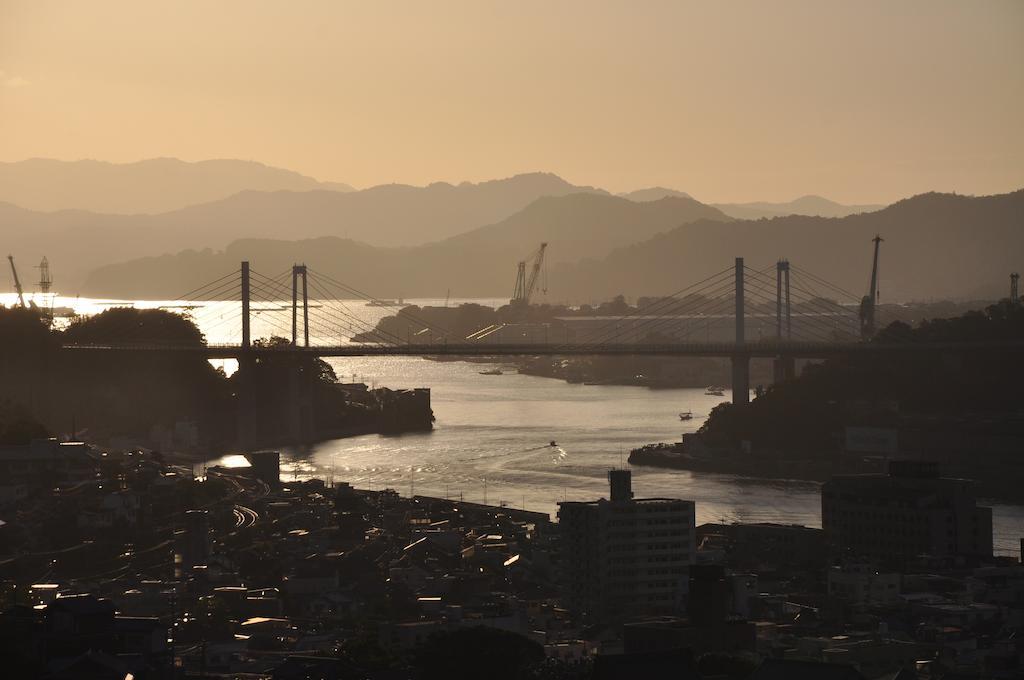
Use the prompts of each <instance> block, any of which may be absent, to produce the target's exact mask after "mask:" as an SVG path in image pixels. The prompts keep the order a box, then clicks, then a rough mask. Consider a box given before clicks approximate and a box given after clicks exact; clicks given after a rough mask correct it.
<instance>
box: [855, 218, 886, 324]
mask: <svg viewBox="0 0 1024 680" xmlns="http://www.w3.org/2000/svg"><path fill="white" fill-rule="evenodd" d="M871 240H872V241H873V242H874V244H875V257H874V260H873V261H872V264H871V284H870V286H869V289H868V294H867V295H865V296H864V298H863V299H862V300H861V301H860V335H861V338H863V339H864V340H867V339H870V338H871V336H873V335H874V334H875V305H877V304H878V248H879V245H880V244H881V243H882V241H883V239H882V237H881V236H879V235H877V234H876V235H875V238H873V239H871Z"/></svg>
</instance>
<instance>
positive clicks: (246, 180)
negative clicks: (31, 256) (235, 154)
mask: <svg viewBox="0 0 1024 680" xmlns="http://www.w3.org/2000/svg"><path fill="white" fill-rule="evenodd" d="M313 189H321V190H330V191H352V190H353V189H352V187H350V186H349V185H347V184H341V183H338V182H320V181H317V180H315V179H313V178H312V177H307V176H305V175H300V174H299V173H297V172H292V171H291V170H283V169H281V168H274V167H270V166H268V165H263V164H262V163H256V162H253V161H240V160H208V161H199V162H196V163H188V162H185V161H182V160H178V159H177V158H151V159H148V160H143V161H137V162H135V163H107V162H104V161H94V160H81V161H58V160H53V159H49V158H31V159H28V160H24V161H18V162H16V163H3V162H0V201H3V202H7V203H13V204H15V205H18V206H21V207H22V208H27V209H29V210H40V211H44V212H53V211H55V210H88V211H91V212H97V213H113V214H122V215H129V214H135V213H161V212H167V211H169V210H176V209H178V208H184V207H185V206H189V205H194V204H197V203H208V202H210V201H215V200H218V199H221V198H226V197H227V196H231V195H232V194H236V193H238V192H239V191H246V190H249V191H311V190H313Z"/></svg>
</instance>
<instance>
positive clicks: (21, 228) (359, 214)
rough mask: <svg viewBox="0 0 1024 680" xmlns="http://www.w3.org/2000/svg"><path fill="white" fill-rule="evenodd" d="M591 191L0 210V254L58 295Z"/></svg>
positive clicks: (450, 188)
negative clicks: (121, 268) (150, 272)
mask: <svg viewBox="0 0 1024 680" xmlns="http://www.w3.org/2000/svg"><path fill="white" fill-rule="evenodd" d="M594 191H596V190H594V189H592V188H590V187H577V186H574V185H572V184H569V183H568V182H566V181H565V180H563V179H561V178H559V177H557V176H555V175H550V174H543V173H534V174H529V175H517V176H515V177H510V178H507V179H501V180H493V181H489V182H481V183H478V184H471V183H462V184H459V185H452V184H445V183H435V184H431V185H429V186H426V187H414V186H408V185H400V184H389V185H381V186H377V187H371V188H369V189H364V190H362V191H353V192H347V193H343V192H339V191H326V190H321V189H316V190H311V191H243V192H240V193H236V194H234V195H232V196H229V197H227V198H223V199H220V200H217V201H213V202H210V203H204V204H201V205H194V206H189V207H186V208H180V209H178V210H173V211H170V212H165V213H161V214H157V215H143V214H138V215H118V214H103V213H96V212H90V211H85V210H61V211H57V212H40V211H33V210H27V209H25V208H20V207H18V206H16V205H12V204H10V203H7V204H3V203H0V239H2V241H3V244H4V247H5V249H6V252H10V253H13V254H14V255H15V256H16V257H17V258H19V259H21V260H24V261H26V262H32V263H35V262H38V261H39V259H40V258H41V257H42V256H43V255H46V256H47V257H48V258H49V260H50V264H51V265H52V267H53V271H54V276H55V277H56V286H57V289H58V290H60V291H62V292H64V293H77V292H79V288H80V286H81V283H82V281H83V280H84V277H85V275H86V273H87V272H89V271H92V270H94V269H96V268H97V267H101V266H103V265H105V264H109V263H111V262H117V261H122V260H127V259H133V258H138V257H143V256H157V255H161V254H164V253H171V252H178V251H181V250H183V249H186V248H196V249H202V248H214V249H222V248H224V247H225V246H227V244H228V243H231V242H232V241H234V240H237V239H243V238H274V239H278V238H287V239H308V238H315V237H321V236H337V237H341V238H351V239H354V240H358V241H363V242H366V243H369V244H372V245H377V246H399V245H417V244H425V243H428V242H432V241H436V240H439V239H444V238H447V237H449V236H453V235H455V234H459V233H461V232H465V231H467V230H470V229H473V228H476V227H479V226H480V225H484V224H493V223H496V222H499V221H501V220H503V219H505V218H507V217H509V216H510V215H512V214H514V213H516V212H517V211H519V210H522V209H523V208H525V207H526V206H527V205H529V204H530V203H532V202H533V201H535V200H537V199H538V198H539V197H542V196H563V195H567V194H572V193H577V192H594ZM679 223H680V222H676V223H675V224H679ZM523 248H524V249H525V248H526V246H525V245H524V246H523Z"/></svg>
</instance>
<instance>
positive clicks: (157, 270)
mask: <svg viewBox="0 0 1024 680" xmlns="http://www.w3.org/2000/svg"><path fill="white" fill-rule="evenodd" d="M695 219H705V220H708V221H709V223H713V222H712V220H714V219H725V217H724V216H723V215H722V214H721V213H719V212H718V211H716V210H714V209H713V208H708V207H707V206H704V205H702V204H700V203H697V202H696V201H693V200H692V199H679V198H674V199H663V200H661V201H654V202H650V203H634V202H631V201H628V200H626V199H623V198H618V197H615V196H608V195H602V194H590V193H578V194H570V195H568V196H560V197H545V198H541V199H538V200H536V201H534V202H533V203H532V204H531V205H529V206H528V207H526V208H525V209H523V210H522V211H520V212H518V213H516V214H514V215H512V216H511V217H508V218H506V219H504V220H502V221H500V222H496V223H494V224H491V225H488V226H486V227H480V228H477V229H474V230H472V231H470V232H467V233H464V234H460V235H458V236H455V237H452V238H448V239H444V240H441V241H437V242H434V243H430V244H425V245H422V246H418V247H403V248H379V247H374V246H370V245H367V244H365V243H362V242H359V241H355V240H351V239H341V238H336V237H325V238H317V239H305V240H288V241H285V240H268V239H243V240H239V241H236V242H233V243H231V244H230V245H229V246H228V247H227V248H225V249H224V250H223V251H217V252H214V251H185V252H181V253H178V254H176V255H165V256H161V257H150V258H143V259H137V260H132V261H128V262H125V263H122V264H117V265H109V266H105V267H101V268H99V269H98V270H96V271H95V272H93V274H92V275H91V276H90V277H89V279H88V281H87V282H86V285H85V287H84V292H86V293H87V294H93V295H128V294H135V295H139V296H145V297H157V298H159V297H165V296H168V295H174V294H176V293H178V292H182V291H185V290H188V289H190V288H193V287H194V286H196V285H199V284H202V283H205V282H206V281H209V280H211V279H214V278H217V277H219V276H221V275H223V274H224V273H226V272H228V271H231V270H232V269H236V268H237V267H238V263H239V261H240V260H243V259H249V260H250V261H252V262H253V267H254V268H257V269H259V270H260V271H264V272H267V273H269V272H275V273H276V272H278V271H280V270H282V269H285V268H286V267H288V266H290V265H291V264H292V263H294V262H306V263H307V264H308V265H309V266H310V267H312V268H313V269H316V270H319V271H323V272H324V273H327V274H329V275H330V276H333V277H335V278H337V279H339V280H341V281H344V282H346V283H348V284H350V285H352V286H356V287H358V288H361V289H363V290H367V291H371V292H372V293H373V294H375V295H377V296H380V297H397V296H405V297H411V296H414V295H416V296H422V295H442V296H443V295H445V293H446V291H447V290H448V289H449V288H450V289H452V291H454V292H455V294H456V295H461V296H490V295H496V296H504V295H509V294H511V289H512V284H513V282H514V277H515V264H516V262H517V261H518V260H519V259H521V258H523V257H525V256H526V255H527V254H528V253H529V252H530V251H531V250H533V249H534V248H536V246H537V244H538V243H539V242H540V241H547V242H548V243H549V252H550V257H551V261H552V262H554V263H559V262H562V263H565V262H574V261H577V260H579V259H581V258H585V257H592V258H600V257H604V256H606V255H607V254H608V253H610V252H612V251H613V250H614V249H615V248H617V247H619V246H621V245H623V244H625V243H632V242H634V241H639V240H644V239H649V238H650V237H651V236H653V235H654V234H657V233H659V232H662V231H665V230H668V229H671V228H674V227H676V226H678V225H680V224H683V223H684V222H687V221H692V220H695ZM131 291H136V292H134V293H131Z"/></svg>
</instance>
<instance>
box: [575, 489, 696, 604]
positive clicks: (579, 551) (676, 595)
mask: <svg viewBox="0 0 1024 680" xmlns="http://www.w3.org/2000/svg"><path fill="white" fill-rule="evenodd" d="M608 481H609V484H610V487H611V493H610V496H611V498H610V500H607V499H604V498H602V499H600V500H596V501H588V502H563V503H559V510H558V520H559V530H560V534H561V541H562V565H563V571H564V585H565V589H566V591H565V602H566V605H567V606H568V608H569V609H570V610H573V611H576V612H579V613H582V614H586V615H588V616H590V617H593V618H594V619H597V620H608V619H618V618H624V617H628V616H635V615H647V614H675V613H679V612H681V611H682V605H683V597H684V595H685V592H686V583H687V578H688V567H689V566H690V565H691V564H693V562H694V561H695V559H696V552H697V551H696V545H695V527H694V520H695V511H694V504H693V502H692V501H684V500H678V499H671V498H633V492H632V481H631V474H630V471H629V470H612V471H610V472H609V473H608Z"/></svg>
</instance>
